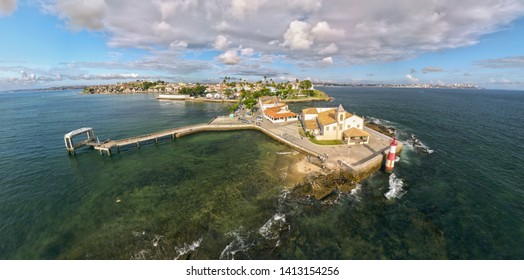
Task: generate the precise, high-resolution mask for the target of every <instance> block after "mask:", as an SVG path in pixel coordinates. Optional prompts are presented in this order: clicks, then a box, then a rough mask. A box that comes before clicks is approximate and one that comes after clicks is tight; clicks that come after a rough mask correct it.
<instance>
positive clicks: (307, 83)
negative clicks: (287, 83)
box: [298, 80, 313, 89]
mask: <svg viewBox="0 0 524 280" xmlns="http://www.w3.org/2000/svg"><path fill="white" fill-rule="evenodd" d="M298 86H299V87H300V89H311V87H312V86H313V84H312V83H311V81H310V80H303V81H302V82H300V83H299V84H298Z"/></svg>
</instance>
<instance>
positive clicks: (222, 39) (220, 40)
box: [213, 34, 231, 50]
mask: <svg viewBox="0 0 524 280" xmlns="http://www.w3.org/2000/svg"><path fill="white" fill-rule="evenodd" d="M229 44H231V42H230V41H228V40H227V37H226V36H224V35H222V34H220V35H218V36H217V37H216V39H215V42H214V43H213V47H214V48H215V49H219V50H225V49H227V48H228V47H229Z"/></svg>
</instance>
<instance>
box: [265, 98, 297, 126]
mask: <svg viewBox="0 0 524 280" xmlns="http://www.w3.org/2000/svg"><path fill="white" fill-rule="evenodd" d="M258 106H259V108H260V110H261V111H262V113H263V114H264V117H265V118H266V119H268V120H269V121H271V122H272V123H279V122H289V121H296V120H298V115H297V114H295V113H293V112H291V111H290V110H289V108H288V106H287V104H286V103H282V102H281V101H280V98H278V97H276V96H262V97H260V98H259V99H258Z"/></svg>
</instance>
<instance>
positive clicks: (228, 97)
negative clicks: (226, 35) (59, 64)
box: [83, 77, 331, 111]
mask: <svg viewBox="0 0 524 280" xmlns="http://www.w3.org/2000/svg"><path fill="white" fill-rule="evenodd" d="M83 93H85V94H134V93H151V94H156V95H157V98H158V99H168V100H185V101H197V102H198V101H200V102H229V103H234V104H235V105H233V106H232V108H231V111H234V110H236V109H237V108H238V107H239V106H240V105H245V106H246V107H247V108H248V109H252V108H253V107H254V106H255V104H256V103H257V99H258V98H259V97H261V96H278V97H279V98H281V99H282V100H285V101H286V102H311V101H327V100H331V98H330V97H329V96H328V95H327V94H326V93H324V92H323V91H320V90H318V89H315V88H314V85H313V84H312V83H311V81H310V80H303V81H300V80H298V79H296V80H295V81H294V82H290V81H287V82H285V83H276V82H274V81H273V80H272V79H269V80H268V79H266V78H265V77H264V79H263V80H260V81H257V82H248V81H247V80H239V81H231V80H230V78H228V77H226V78H224V80H223V81H222V82H221V83H208V84H200V83H195V84H193V83H169V82H165V81H160V80H159V81H140V80H137V81H135V82H128V83H117V84H111V85H98V86H89V87H85V88H84V89H83Z"/></svg>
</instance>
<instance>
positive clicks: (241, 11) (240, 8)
mask: <svg viewBox="0 0 524 280" xmlns="http://www.w3.org/2000/svg"><path fill="white" fill-rule="evenodd" d="M266 2H267V0H233V2H232V3H231V14H232V15H233V16H234V17H235V18H237V19H244V18H245V17H246V15H248V14H254V13H255V12H256V11H257V10H258V9H259V8H260V7H261V6H263V5H264V4H266Z"/></svg>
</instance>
